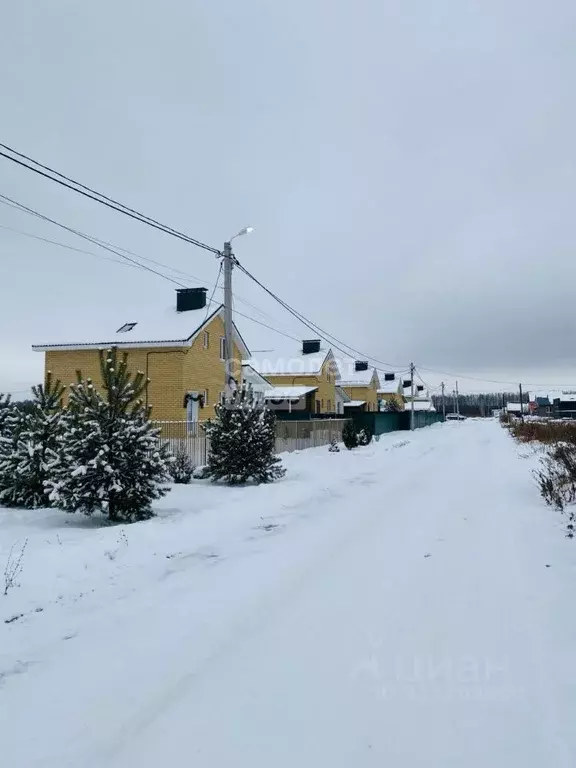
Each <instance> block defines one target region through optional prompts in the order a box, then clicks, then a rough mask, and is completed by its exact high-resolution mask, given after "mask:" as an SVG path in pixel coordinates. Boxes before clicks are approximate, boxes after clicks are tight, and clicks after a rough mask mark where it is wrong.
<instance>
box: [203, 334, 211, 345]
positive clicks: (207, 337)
mask: <svg viewBox="0 0 576 768" xmlns="http://www.w3.org/2000/svg"><path fill="white" fill-rule="evenodd" d="M209 346H210V334H209V333H208V331H204V349H208V347H209Z"/></svg>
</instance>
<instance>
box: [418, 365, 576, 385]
mask: <svg viewBox="0 0 576 768" xmlns="http://www.w3.org/2000/svg"><path fill="white" fill-rule="evenodd" d="M419 367H420V370H422V371H430V373H437V374H440V375H441V376H450V377H451V378H453V379H470V380H471V381H480V382H482V383H486V384H505V385H507V386H509V385H510V386H514V387H517V386H518V382H517V381H504V380H502V379H500V380H498V379H483V378H481V377H479V376H467V375H465V374H463V373H449V372H447V371H437V370H436V369H435V368H426V367H425V366H423V365H421V366H419ZM525 383H526V384H527V385H528V386H529V387H552V388H558V389H562V387H575V386H576V384H536V383H534V382H525Z"/></svg>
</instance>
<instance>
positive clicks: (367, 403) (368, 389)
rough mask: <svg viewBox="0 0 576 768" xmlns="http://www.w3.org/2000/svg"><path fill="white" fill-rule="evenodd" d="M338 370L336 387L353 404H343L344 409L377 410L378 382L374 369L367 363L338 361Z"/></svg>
mask: <svg viewBox="0 0 576 768" xmlns="http://www.w3.org/2000/svg"><path fill="white" fill-rule="evenodd" d="M338 368H339V369H340V376H341V377H340V378H339V379H338V386H339V387H340V388H341V389H343V390H344V392H345V393H346V394H347V395H348V397H349V398H350V401H352V402H354V403H355V406H352V404H351V402H348V403H344V407H345V408H346V409H350V408H352V407H354V408H357V409H360V410H364V411H377V410H378V386H379V384H380V381H379V379H378V373H377V372H376V369H375V368H371V367H370V366H369V365H368V362H367V361H364V360H349V359H339V360H338Z"/></svg>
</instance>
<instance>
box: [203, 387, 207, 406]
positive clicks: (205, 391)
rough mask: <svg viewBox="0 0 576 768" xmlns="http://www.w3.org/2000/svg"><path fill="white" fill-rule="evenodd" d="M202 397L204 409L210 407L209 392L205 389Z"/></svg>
mask: <svg viewBox="0 0 576 768" xmlns="http://www.w3.org/2000/svg"><path fill="white" fill-rule="evenodd" d="M202 397H203V398H204V408H206V406H207V405H208V390H207V389H205V390H204V392H203V393H202Z"/></svg>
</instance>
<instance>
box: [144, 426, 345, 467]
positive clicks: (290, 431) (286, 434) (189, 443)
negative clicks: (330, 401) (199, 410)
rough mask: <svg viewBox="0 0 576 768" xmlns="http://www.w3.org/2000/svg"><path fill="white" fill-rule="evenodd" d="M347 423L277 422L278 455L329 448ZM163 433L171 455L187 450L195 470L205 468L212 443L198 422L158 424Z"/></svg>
mask: <svg viewBox="0 0 576 768" xmlns="http://www.w3.org/2000/svg"><path fill="white" fill-rule="evenodd" d="M345 423H346V419H310V420H309V421H280V420H278V421H277V422H276V452H277V453H284V452H290V451H302V450H305V449H306V448H316V447H318V446H321V445H329V443H330V442H331V441H332V438H336V440H337V441H339V442H340V441H341V440H342V429H343V428H344V424H345ZM154 426H155V427H157V428H158V429H160V430H161V434H160V438H161V440H162V442H163V443H165V444H167V445H168V446H169V447H170V450H171V451H172V453H176V452H177V451H178V450H182V449H183V450H184V451H185V452H186V453H187V454H188V456H189V457H190V459H191V461H192V463H193V464H194V466H196V467H199V466H202V465H204V464H206V462H207V460H208V452H209V450H210V445H209V440H208V438H207V437H206V435H205V433H204V429H203V428H202V422H199V421H155V422H154Z"/></svg>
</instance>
